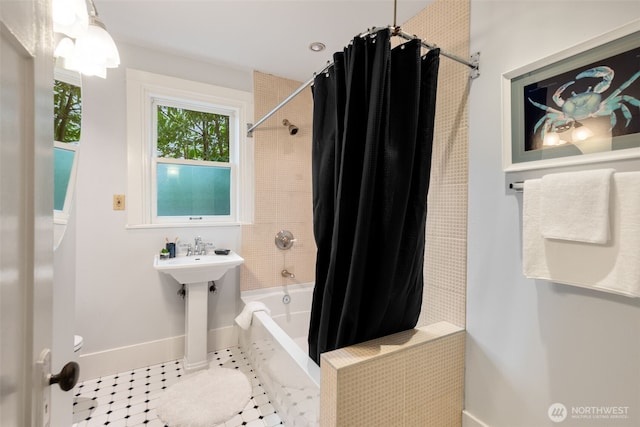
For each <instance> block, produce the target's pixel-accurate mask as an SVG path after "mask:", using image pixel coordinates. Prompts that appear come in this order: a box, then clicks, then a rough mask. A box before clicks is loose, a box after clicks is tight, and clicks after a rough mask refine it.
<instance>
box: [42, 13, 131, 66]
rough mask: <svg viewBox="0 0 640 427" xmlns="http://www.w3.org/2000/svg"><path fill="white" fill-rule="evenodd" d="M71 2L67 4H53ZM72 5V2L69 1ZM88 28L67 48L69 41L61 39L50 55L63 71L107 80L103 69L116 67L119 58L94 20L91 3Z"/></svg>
mask: <svg viewBox="0 0 640 427" xmlns="http://www.w3.org/2000/svg"><path fill="white" fill-rule="evenodd" d="M57 1H71V0H57ZM73 1H75V0H73ZM89 2H90V6H91V11H90V12H89V25H88V26H87V28H86V30H85V31H83V32H81V33H80V34H78V35H77V36H76V37H75V39H76V40H75V43H72V44H73V46H72V47H71V44H70V43H69V42H70V39H68V38H64V39H62V40H61V41H60V42H59V44H58V46H57V47H56V50H55V53H54V55H55V56H56V57H60V58H62V59H63V60H64V63H63V66H64V68H66V69H69V70H73V71H78V72H80V73H81V74H84V75H86V76H98V77H102V78H106V77H107V68H116V67H118V65H120V55H119V54H118V48H117V47H116V44H115V43H114V41H113V39H112V38H111V36H110V35H109V33H108V32H107V30H106V27H105V25H104V24H103V23H102V21H100V19H98V11H97V9H96V6H95V3H94V2H93V0H89Z"/></svg>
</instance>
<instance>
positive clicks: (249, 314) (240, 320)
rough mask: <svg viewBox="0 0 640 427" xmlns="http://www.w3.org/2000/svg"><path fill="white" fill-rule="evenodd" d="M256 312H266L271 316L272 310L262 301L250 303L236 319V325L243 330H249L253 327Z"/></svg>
mask: <svg viewBox="0 0 640 427" xmlns="http://www.w3.org/2000/svg"><path fill="white" fill-rule="evenodd" d="M255 311H266V312H267V314H269V315H271V310H269V308H268V307H267V306H266V305H264V303H262V302H260V301H250V302H248V303H247V304H246V305H245V306H244V308H243V309H242V311H241V312H240V314H238V316H237V317H236V323H237V324H238V326H240V327H241V328H242V329H249V326H251V319H252V318H253V313H254V312H255Z"/></svg>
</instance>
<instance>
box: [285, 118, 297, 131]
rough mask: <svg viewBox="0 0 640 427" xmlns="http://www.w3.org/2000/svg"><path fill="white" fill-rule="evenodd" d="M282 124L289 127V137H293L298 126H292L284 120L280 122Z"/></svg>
mask: <svg viewBox="0 0 640 427" xmlns="http://www.w3.org/2000/svg"><path fill="white" fill-rule="evenodd" d="M282 124H283V125H284V126H289V135H295V134H296V133H298V126H296V125H294V124H292V123H290V122H289V120H287V119H284V120H283V121H282Z"/></svg>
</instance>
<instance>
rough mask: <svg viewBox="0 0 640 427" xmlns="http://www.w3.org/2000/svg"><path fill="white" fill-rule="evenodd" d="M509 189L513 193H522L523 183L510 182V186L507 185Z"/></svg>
mask: <svg viewBox="0 0 640 427" xmlns="http://www.w3.org/2000/svg"><path fill="white" fill-rule="evenodd" d="M509 188H510V189H512V190H513V191H517V192H522V191H524V182H522V181H516V182H512V183H511V184H509Z"/></svg>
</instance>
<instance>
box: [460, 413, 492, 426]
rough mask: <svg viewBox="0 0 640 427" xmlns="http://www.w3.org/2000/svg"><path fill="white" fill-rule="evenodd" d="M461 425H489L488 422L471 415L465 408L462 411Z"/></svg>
mask: <svg viewBox="0 0 640 427" xmlns="http://www.w3.org/2000/svg"><path fill="white" fill-rule="evenodd" d="M462 427H489V424H485V423H483V422H482V421H480V420H479V419H478V418H476V417H474V416H473V415H471V414H470V413H469V412H467V411H466V410H463V411H462Z"/></svg>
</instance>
